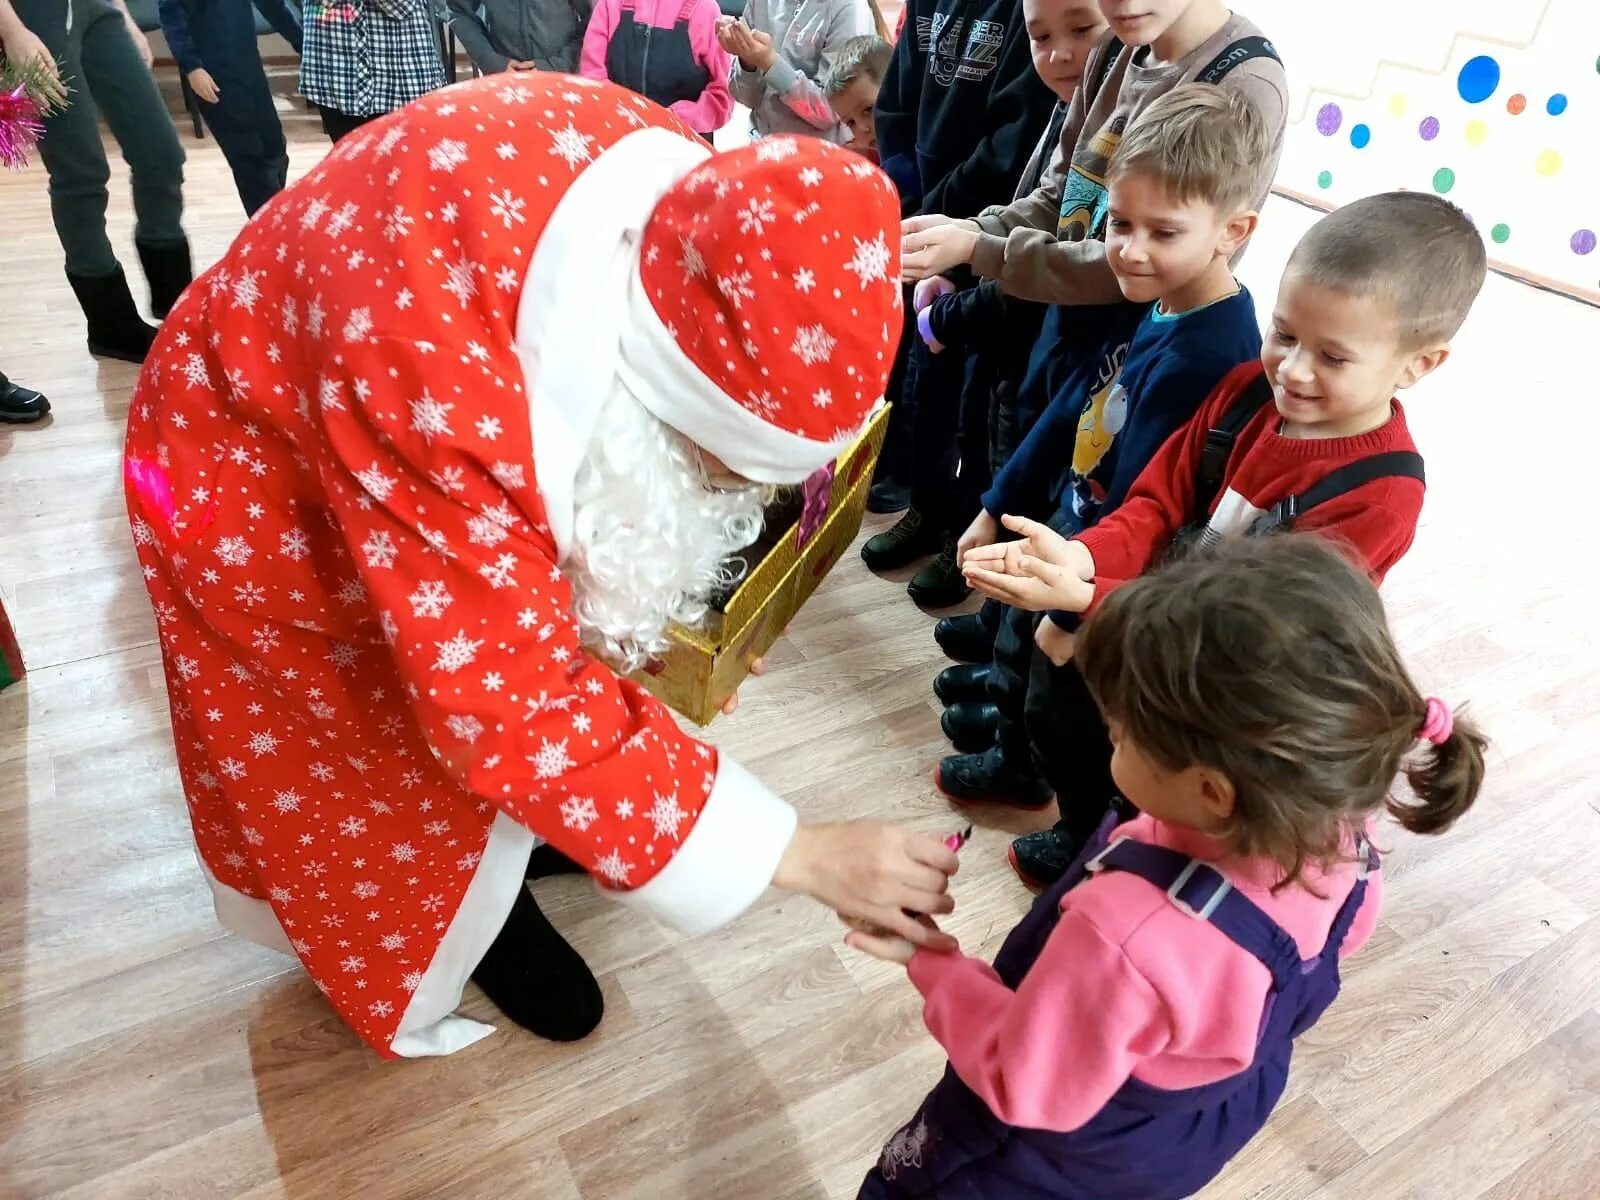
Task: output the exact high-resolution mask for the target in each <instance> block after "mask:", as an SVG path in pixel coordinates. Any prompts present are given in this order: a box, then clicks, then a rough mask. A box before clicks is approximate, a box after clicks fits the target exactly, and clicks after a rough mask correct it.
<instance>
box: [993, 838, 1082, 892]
mask: <svg viewBox="0 0 1600 1200" xmlns="http://www.w3.org/2000/svg"><path fill="white" fill-rule="evenodd" d="M1082 849H1083V843H1082V842H1080V841H1079V840H1078V839H1077V838H1075V837H1073V836H1072V835H1071V834H1069V833H1068V832H1067V831H1066V830H1065V829H1063V828H1062V827H1061V826H1060V825H1054V826H1052V827H1050V828H1049V829H1041V830H1039V831H1038V832H1037V833H1030V834H1026V835H1024V836H1023V837H1019V838H1017V839H1016V840H1015V841H1013V842H1012V843H1011V847H1010V849H1008V850H1007V851H1006V861H1007V862H1009V863H1010V864H1011V869H1012V870H1013V871H1015V872H1016V873H1017V877H1018V878H1019V879H1021V880H1022V882H1023V883H1025V884H1027V885H1028V886H1029V887H1030V888H1032V889H1033V890H1034V891H1036V892H1042V891H1044V890H1045V889H1046V888H1048V887H1049V886H1050V885H1051V884H1053V883H1055V882H1056V881H1057V880H1059V879H1060V878H1061V877H1062V876H1063V875H1065V874H1066V873H1067V868H1068V867H1070V866H1071V865H1072V860H1073V859H1075V858H1077V857H1078V854H1079V852H1080V851H1081V850H1082Z"/></svg>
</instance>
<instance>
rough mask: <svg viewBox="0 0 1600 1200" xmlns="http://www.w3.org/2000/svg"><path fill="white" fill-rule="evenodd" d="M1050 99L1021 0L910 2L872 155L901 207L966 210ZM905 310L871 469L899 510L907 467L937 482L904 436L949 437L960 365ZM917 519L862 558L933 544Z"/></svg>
mask: <svg viewBox="0 0 1600 1200" xmlns="http://www.w3.org/2000/svg"><path fill="white" fill-rule="evenodd" d="M1053 100H1054V96H1053V95H1052V93H1051V91H1050V89H1049V88H1048V87H1046V86H1045V84H1044V83H1043V82H1042V81H1041V80H1040V79H1039V77H1038V75H1037V74H1036V73H1035V72H1034V70H1033V68H1032V65H1031V62H1030V56H1029V41H1028V33H1027V30H1026V29H1025V28H1024V23H1023V18H1022V0H909V3H908V4H907V6H906V18H905V24H904V26H903V28H902V30H901V34H900V39H899V42H898V43H897V44H896V46H895V53H894V58H893V59H892V60H891V61H890V64H889V73H888V75H887V76H886V77H885V78H884V81H883V87H882V89H881V90H880V91H879V93H878V103H877V106H876V108H875V110H874V114H873V123H874V126H875V128H876V132H877V140H878V153H879V157H880V161H881V162H882V165H883V168H884V170H885V171H886V172H887V173H888V174H889V177H890V178H891V179H893V180H894V181H895V184H896V186H898V187H899V189H900V197H901V212H902V214H903V215H905V216H913V215H916V214H918V213H934V212H943V213H960V214H963V215H966V216H975V215H976V214H977V213H978V212H979V211H980V210H982V209H983V208H984V207H985V206H987V205H990V204H993V203H995V202H996V201H997V200H999V199H1001V198H1002V197H1005V196H1009V195H1011V193H1012V191H1013V190H1014V189H1015V187H1016V183H1017V178H1018V176H1019V175H1020V174H1021V173H1022V169H1023V166H1024V164H1025V163H1026V162H1027V160H1028V155H1029V153H1030V151H1032V149H1033V147H1034V144H1035V143H1036V142H1037V141H1038V138H1039V134H1040V132H1041V131H1042V130H1043V129H1044V126H1045V122H1046V121H1047V120H1048V118H1049V114H1050V109H1051V105H1052V102H1053ZM908 299H909V297H908ZM906 311H907V325H906V330H905V335H904V336H903V337H902V338H901V341H900V352H899V355H898V356H897V359H896V362H895V371H894V373H893V374H892V375H891V377H890V379H889V387H888V392H887V394H888V396H889V397H890V398H891V399H895V400H899V401H901V403H899V404H898V405H897V406H896V408H895V411H894V414H893V415H892V417H891V419H890V430H889V441H888V444H887V445H886V446H885V448H884V453H883V456H882V458H881V459H880V462H879V466H878V482H877V484H876V485H875V486H874V489H873V491H874V496H873V500H872V504H871V507H872V509H873V510H874V511H876V512H895V511H898V510H899V509H901V508H904V507H905V506H906V504H907V502H908V501H909V500H910V494H909V491H908V487H907V485H908V484H911V483H912V482H913V479H912V474H913V472H914V473H915V480H914V482H915V483H916V484H917V492H918V496H919V498H920V497H921V496H922V494H923V493H925V492H929V491H936V490H937V488H938V486H939V485H940V484H941V483H942V481H943V479H944V476H943V473H942V472H941V470H940V465H941V463H940V461H935V462H932V463H929V462H926V461H921V462H916V463H914V464H913V463H912V462H911V461H910V460H911V459H912V457H913V456H912V454H911V447H912V445H913V443H915V444H917V445H919V446H927V445H933V446H943V447H945V448H951V447H953V445H954V442H955V432H956V423H957V412H958V408H959V397H960V390H961V382H962V377H963V364H962V363H961V362H959V361H945V362H940V363H935V362H934V361H933V360H932V359H931V357H930V356H929V354H928V352H927V349H926V348H925V347H923V346H922V345H921V343H920V341H919V340H918V339H917V336H916V330H915V328H914V327H913V324H912V322H913V321H914V319H915V317H914V314H913V313H912V312H911V306H910V304H907V305H906ZM919 406H920V408H921V410H922V411H921V413H920V415H919V414H918V413H917V409H918V408H919ZM913 422H915V423H916V424H917V425H918V426H919V428H917V429H915V430H914V429H913ZM922 457H923V458H926V455H923V456H922ZM913 515H914V514H908V517H912V516H913ZM916 525H917V522H916V521H914V520H913V521H911V522H910V523H909V525H908V522H907V520H902V522H901V524H900V525H897V526H896V527H895V529H896V530H900V533H899V534H898V535H897V536H896V537H895V538H893V539H891V543H890V545H889V546H888V547H884V546H882V545H879V546H878V547H876V548H875V549H874V550H873V551H872V552H869V551H868V550H867V549H865V548H864V549H863V551H862V554H863V557H864V558H866V560H867V562H868V564H869V565H870V566H873V567H874V568H875V569H882V568H886V567H892V566H895V565H901V564H903V563H906V562H910V561H911V560H912V559H915V558H917V557H919V556H921V555H923V554H931V553H933V552H934V551H936V550H938V549H939V545H940V543H941V542H942V541H943V531H942V530H933V529H931V528H930V529H929V530H928V532H927V533H926V534H924V535H922V536H918V535H917V530H916ZM903 526H904V527H906V528H902V527H903ZM890 532H891V533H892V532H894V531H893V530H891V531H890ZM908 534H909V536H908ZM885 537H888V535H887V534H881V535H879V538H877V539H870V540H869V545H871V543H872V542H875V541H879V540H880V539H882V538H885Z"/></svg>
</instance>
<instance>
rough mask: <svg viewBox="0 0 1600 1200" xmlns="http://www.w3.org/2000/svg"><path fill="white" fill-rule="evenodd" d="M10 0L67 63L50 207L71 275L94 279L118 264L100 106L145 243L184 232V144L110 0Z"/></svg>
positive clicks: (48, 152)
mask: <svg viewBox="0 0 1600 1200" xmlns="http://www.w3.org/2000/svg"><path fill="white" fill-rule="evenodd" d="M71 4H72V30H71V32H70V33H69V32H68V30H67V4H66V2H65V0H13V5H12V7H14V8H15V9H16V11H17V16H18V17H20V18H21V19H22V23H23V24H24V25H26V26H27V27H28V28H29V29H30V30H32V31H33V33H34V34H36V35H37V36H38V37H39V39H40V40H41V41H43V42H44V44H45V46H46V47H47V48H48V49H49V51H50V53H51V54H53V55H54V56H55V57H56V59H57V61H58V62H59V63H60V64H61V75H62V78H64V79H67V80H69V81H70V82H71V83H72V85H73V95H72V102H71V103H70V104H69V105H67V107H66V108H65V109H63V110H62V111H61V112H58V113H56V114H54V115H53V116H50V117H48V118H46V119H45V122H44V138H43V139H42V140H41V141H40V143H39V157H40V158H41V159H43V160H44V165H45V170H46V171H47V172H49V175H50V215H51V217H52V218H53V219H54V221H55V226H56V236H57V237H58V238H59V239H60V241H61V248H62V250H64V251H65V252H66V266H67V273H68V274H69V275H76V276H78V277H80V278H91V277H96V276H102V275H109V274H111V272H113V271H115V270H116V269H117V256H116V255H115V253H113V252H112V249H111V241H110V239H109V238H108V237H107V236H106V205H107V204H108V203H109V202H110V199H111V197H110V193H109V192H108V191H107V190H106V185H107V183H108V182H109V181H110V179H111V168H110V166H109V165H108V164H107V162H106V151H105V146H104V145H103V144H102V142H101V140H100V125H99V117H100V115H101V114H102V113H103V114H104V116H105V119H106V124H107V125H109V126H110V127H111V134H112V136H113V137H115V138H116V140H117V145H118V146H119V147H120V148H121V150H122V157H123V158H124V159H125V160H127V163H128V169H129V175H130V178H131V181H132V186H133V212H134V227H133V236H134V239H135V240H136V241H139V242H143V243H145V244H147V245H153V246H159V245H171V244H173V243H177V242H182V241H183V240H184V233H183V147H182V146H180V145H179V144H178V135H177V131H176V130H175V129H174V128H173V126H172V118H171V116H170V115H168V113H167V107H166V105H165V104H164V103H163V102H162V100H161V93H160V92H159V91H158V90H157V88H156V81H155V79H154V78H153V77H152V76H151V74H150V68H148V67H146V66H145V65H144V61H143V60H142V59H141V58H140V57H139V52H138V50H136V49H135V48H134V45H133V39H132V38H131V37H129V36H128V28H127V26H126V25H125V24H124V23H123V18H122V13H121V12H120V11H119V10H118V9H116V8H114V7H112V5H110V4H109V3H107V0H71Z"/></svg>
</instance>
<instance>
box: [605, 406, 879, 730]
mask: <svg viewBox="0 0 1600 1200" xmlns="http://www.w3.org/2000/svg"><path fill="white" fill-rule="evenodd" d="M888 425H889V407H888V405H884V406H882V407H880V408H879V409H878V411H877V412H876V413H874V414H873V416H872V419H871V420H870V421H869V422H868V423H867V427H866V429H865V430H863V431H862V434H861V436H860V437H859V438H857V439H856V441H855V444H854V445H852V446H851V447H850V448H849V449H848V450H846V451H845V452H844V453H843V454H841V455H840V456H839V457H838V458H837V459H835V460H834V469H833V480H832V486H831V489H830V491H829V493H828V500H827V510H826V515H824V516H823V518H822V523H821V526H820V527H818V528H817V529H816V531H815V532H814V533H813V534H812V536H811V537H810V538H808V539H806V540H804V541H802V540H801V537H800V534H801V526H802V525H803V524H805V522H806V518H805V516H804V515H803V514H802V516H801V518H800V519H799V520H796V521H795V522H793V523H792V524H791V525H790V527H789V528H788V529H786V530H785V531H784V532H783V536H782V537H780V538H779V539H778V541H777V543H776V545H774V546H773V547H772V549H771V550H770V551H768V553H767V556H766V557H765V558H763V559H762V560H761V561H760V562H759V563H756V564H755V565H754V566H753V567H752V568H751V569H750V571H749V573H748V574H747V575H746V576H745V578H744V580H743V581H742V582H741V583H740V584H739V586H738V588H737V589H736V590H735V591H734V593H733V595H732V596H730V597H729V598H728V603H727V605H726V606H725V608H724V609H723V611H722V612H721V613H712V614H711V616H710V617H708V618H707V620H706V625H705V627H704V628H701V629H690V628H688V627H686V626H683V625H674V626H672V627H671V628H670V629H669V630H668V631H667V636H668V637H669V638H670V639H671V641H672V646H671V647H670V648H669V649H668V650H667V651H666V653H664V654H662V655H661V656H660V657H659V658H657V659H655V660H654V661H652V662H651V663H650V664H649V665H648V666H646V667H645V668H644V669H643V670H641V671H639V672H637V673H636V674H635V675H634V678H635V679H636V680H638V681H639V682H640V683H641V684H643V685H644V686H645V687H646V688H648V689H649V690H650V691H651V692H652V693H654V694H655V696H656V697H658V698H659V699H660V700H661V701H662V702H663V703H664V704H666V705H667V706H669V707H670V708H673V709H676V710H677V711H678V712H680V713H682V714H683V715H684V716H686V717H688V718H689V720H691V721H693V722H695V724H697V725H708V724H710V723H711V720H712V718H713V717H715V716H716V715H717V714H718V713H719V712H721V711H722V706H723V705H724V704H725V703H727V700H728V697H730V696H732V695H733V693H734V692H735V691H736V690H737V689H738V687H739V685H740V684H741V683H743V682H744V678H745V676H746V675H748V674H749V673H750V664H751V663H752V662H753V661H754V660H756V659H758V658H760V657H761V656H762V655H763V654H765V653H766V652H767V650H768V649H769V648H770V647H771V645H772V643H773V642H775V641H777V640H778V637H779V635H780V634H782V633H783V631H784V630H785V629H786V628H788V625H789V622H790V620H791V619H793V617H794V614H795V613H796V612H798V611H799V610H800V606H801V605H802V604H804V603H805V602H806V600H807V599H808V598H809V597H810V596H811V593H812V592H814V591H816V590H817V585H818V584H819V583H821V582H822V579H823V576H825V575H826V574H827V573H828V572H829V570H831V569H832V567H833V564H834V563H836V562H838V561H839V557H840V556H841V555H842V554H843V553H844V552H845V551H846V550H847V549H849V547H850V543H851V542H853V541H855V537H856V534H857V533H858V532H860V530H861V518H862V516H863V514H864V513H865V512H866V511H867V491H868V490H869V489H870V488H871V486H872V468H873V465H874V464H875V463H876V462H877V461H878V451H879V450H880V449H882V447H883V438H884V433H885V432H886V431H887V429H888ZM812 521H813V523H814V522H815V517H814V516H813V517H812Z"/></svg>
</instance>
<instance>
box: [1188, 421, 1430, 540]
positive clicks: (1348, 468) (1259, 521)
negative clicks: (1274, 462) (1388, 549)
mask: <svg viewBox="0 0 1600 1200" xmlns="http://www.w3.org/2000/svg"><path fill="white" fill-rule="evenodd" d="M1209 436H1210V435H1209V434H1208V435H1207V437H1208V439H1209ZM1208 447H1209V441H1208ZM1378 479H1415V480H1416V481H1417V482H1418V483H1420V484H1423V485H1424V486H1426V484H1427V482H1428V481H1427V477H1426V475H1425V474H1424V472H1423V469H1422V455H1420V454H1418V453H1417V452H1416V451H1415V450H1389V451H1387V452H1385V453H1383V454H1369V455H1367V457H1366V458H1358V459H1356V460H1355V462H1348V463H1345V464H1344V465H1343V466H1342V467H1335V468H1334V469H1333V470H1332V471H1329V472H1328V473H1327V474H1326V475H1324V476H1323V477H1322V478H1321V479H1319V480H1317V482H1316V483H1314V484H1312V485H1311V486H1310V487H1308V488H1307V489H1306V490H1305V491H1303V492H1301V493H1300V494H1299V495H1289V496H1285V497H1284V498H1283V499H1282V500H1279V501H1278V502H1277V503H1276V504H1274V505H1273V506H1272V507H1271V508H1269V509H1268V510H1267V511H1266V512H1264V513H1262V514H1261V516H1259V517H1257V518H1256V519H1255V521H1254V522H1253V523H1252V524H1251V526H1250V528H1249V530H1248V531H1247V532H1248V533H1249V536H1251V537H1260V536H1261V535H1263V534H1268V533H1276V532H1278V531H1279V530H1285V529H1293V528H1294V523H1295V521H1297V520H1298V519H1299V518H1300V517H1302V516H1304V515H1305V514H1306V513H1308V512H1310V511H1311V510H1312V509H1313V508H1316V507H1317V505H1319V504H1326V503H1327V502H1328V501H1329V500H1335V499H1337V498H1338V497H1340V496H1343V495H1345V494H1347V493H1349V492H1353V491H1355V490H1356V489H1357V488H1358V487H1364V486H1365V485H1367V484H1369V483H1372V482H1373V481H1375V480H1378Z"/></svg>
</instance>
